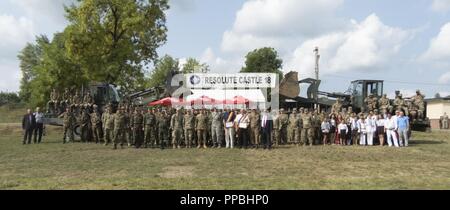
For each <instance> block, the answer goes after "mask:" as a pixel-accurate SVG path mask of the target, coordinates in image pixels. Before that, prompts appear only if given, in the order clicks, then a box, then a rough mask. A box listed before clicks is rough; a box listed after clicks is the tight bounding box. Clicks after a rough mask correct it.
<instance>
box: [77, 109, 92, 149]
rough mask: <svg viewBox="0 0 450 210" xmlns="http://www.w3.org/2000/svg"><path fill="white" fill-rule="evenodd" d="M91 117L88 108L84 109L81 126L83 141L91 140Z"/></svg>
mask: <svg viewBox="0 0 450 210" xmlns="http://www.w3.org/2000/svg"><path fill="white" fill-rule="evenodd" d="M90 122H91V119H90V116H89V113H88V110H87V109H83V110H82V112H81V116H80V123H79V124H80V128H81V141H82V142H88V141H89V128H90V127H91V125H90Z"/></svg>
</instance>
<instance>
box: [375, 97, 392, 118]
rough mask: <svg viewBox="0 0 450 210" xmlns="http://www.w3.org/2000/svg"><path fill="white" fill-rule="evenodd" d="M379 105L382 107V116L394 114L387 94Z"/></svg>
mask: <svg viewBox="0 0 450 210" xmlns="http://www.w3.org/2000/svg"><path fill="white" fill-rule="evenodd" d="M378 104H379V105H380V110H381V113H382V114H387V113H392V111H393V110H392V106H391V102H390V100H389V98H388V97H387V95H386V94H384V95H383V97H381V98H380V100H379V101H378Z"/></svg>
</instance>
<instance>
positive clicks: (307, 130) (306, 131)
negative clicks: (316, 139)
mask: <svg viewBox="0 0 450 210" xmlns="http://www.w3.org/2000/svg"><path fill="white" fill-rule="evenodd" d="M312 121H313V120H312V117H311V114H310V113H309V111H308V110H307V109H306V110H305V113H304V114H303V116H302V122H303V126H302V127H303V129H302V133H301V143H302V145H307V144H309V145H310V146H312V145H313V129H311V128H312Z"/></svg>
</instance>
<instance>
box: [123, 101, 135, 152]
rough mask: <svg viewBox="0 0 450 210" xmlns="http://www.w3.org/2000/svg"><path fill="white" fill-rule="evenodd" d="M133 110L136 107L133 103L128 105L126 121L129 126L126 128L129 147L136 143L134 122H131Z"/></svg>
mask: <svg viewBox="0 0 450 210" xmlns="http://www.w3.org/2000/svg"><path fill="white" fill-rule="evenodd" d="M133 110H134V107H133V106H131V105H128V107H127V108H126V109H125V121H126V124H127V127H126V128H125V130H126V132H125V133H126V134H125V135H126V137H127V143H128V147H131V146H132V145H134V143H135V142H134V138H133V129H132V124H131V118H132V116H133Z"/></svg>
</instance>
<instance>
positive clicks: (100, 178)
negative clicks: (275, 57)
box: [0, 124, 450, 189]
mask: <svg viewBox="0 0 450 210" xmlns="http://www.w3.org/2000/svg"><path fill="white" fill-rule="evenodd" d="M0 134H1V135H0V189H449V188H450V146H449V141H450V137H449V136H450V135H449V134H450V133H446V132H433V133H426V134H425V133H414V134H413V135H414V139H415V140H413V141H412V145H411V147H409V148H400V149H395V148H387V147H384V148H381V147H340V146H327V147H322V146H315V147H312V148H309V147H307V148H303V147H300V148H297V147H286V148H279V149H277V150H273V151H262V150H239V149H235V150H226V149H219V150H218V149H208V150H197V149H182V150H164V151H161V150H157V149H146V150H135V149H124V150H118V151H113V150H112V149H111V147H104V146H102V145H95V144H81V143H76V144H67V145H63V144H61V143H60V142H61V141H60V136H61V130H60V128H50V129H49V131H48V134H49V135H48V136H46V137H45V140H44V143H43V144H41V145H27V146H23V145H21V131H20V129H19V127H18V125H14V124H0Z"/></svg>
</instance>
